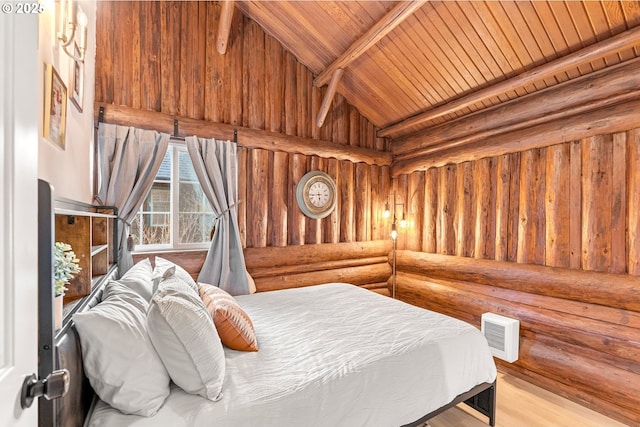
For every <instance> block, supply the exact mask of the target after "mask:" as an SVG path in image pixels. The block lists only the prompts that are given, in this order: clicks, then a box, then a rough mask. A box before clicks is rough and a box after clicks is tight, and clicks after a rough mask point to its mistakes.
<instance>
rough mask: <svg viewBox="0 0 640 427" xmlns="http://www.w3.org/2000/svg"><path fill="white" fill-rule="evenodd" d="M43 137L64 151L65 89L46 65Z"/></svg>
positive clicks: (48, 65)
mask: <svg viewBox="0 0 640 427" xmlns="http://www.w3.org/2000/svg"><path fill="white" fill-rule="evenodd" d="M44 88H45V89H44V90H45V93H44V125H43V136H44V137H45V138H46V139H48V140H49V141H51V142H52V143H53V144H55V145H57V146H58V147H60V148H62V149H63V150H64V146H65V134H66V127H67V87H66V86H65V84H64V82H63V81H62V79H61V78H60V75H59V74H58V72H57V71H56V69H55V68H54V67H53V65H51V64H46V69H45V85H44Z"/></svg>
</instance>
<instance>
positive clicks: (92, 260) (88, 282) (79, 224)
mask: <svg viewBox="0 0 640 427" xmlns="http://www.w3.org/2000/svg"><path fill="white" fill-rule="evenodd" d="M65 204H68V202H65V201H56V207H55V209H54V214H55V241H56V242H64V243H68V244H69V245H71V248H72V250H73V252H74V253H75V254H76V257H77V258H78V260H79V261H80V262H79V265H80V268H81V269H82V270H81V271H80V273H78V274H77V275H76V277H74V278H73V279H72V280H71V282H70V283H69V284H68V285H67V288H68V289H67V291H66V292H65V295H64V303H65V304H66V303H68V302H70V301H73V300H76V299H78V298H82V297H84V296H86V295H89V294H90V293H91V289H92V286H93V284H94V283H96V282H97V281H98V280H99V279H100V278H101V277H102V276H104V275H106V274H107V273H108V272H109V270H110V268H111V266H113V265H114V264H115V260H116V250H117V249H116V248H115V247H114V242H115V240H116V236H115V235H114V233H116V224H117V223H116V221H117V215H116V210H115V208H103V207H98V206H93V205H78V204H77V203H75V204H74V206H73V208H68V207H65Z"/></svg>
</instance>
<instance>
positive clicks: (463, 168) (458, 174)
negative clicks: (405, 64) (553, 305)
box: [397, 129, 640, 275]
mask: <svg viewBox="0 0 640 427" xmlns="http://www.w3.org/2000/svg"><path fill="white" fill-rule="evenodd" d="M639 154H640V129H632V130H629V131H627V132H618V133H614V134H602V135H596V136H593V137H589V138H585V139H581V140H577V141H571V142H565V143H561V144H555V145H550V146H548V147H545V148H536V149H531V150H527V151H522V152H518V153H511V154H505V155H501V156H495V157H488V158H483V159H480V160H476V161H467V162H462V163H458V164H449V165H446V166H443V167H439V168H431V169H429V170H427V171H424V172H423V171H418V172H413V173H412V174H410V175H401V176H400V177H399V178H398V180H397V181H398V188H400V189H404V191H402V190H401V191H402V194H401V197H402V199H403V201H404V202H405V203H406V204H405V206H408V214H409V218H410V223H411V229H410V230H408V231H407V232H406V233H405V235H404V238H401V239H399V240H398V244H399V246H400V248H401V249H410V250H414V251H423V252H430V253H437V254H442V255H456V256H463V257H471V258H480V259H495V260H498V261H510V262H515V263H529V264H539V265H547V266H553V267H566V268H575V269H581V270H589V271H599V272H608V273H619V274H631V275H638V274H640V269H639V268H638V256H639V255H640V254H639V244H638V241H637V240H638V239H637V236H638V235H639V234H640V215H639V214H638V208H639V206H638V204H639V201H640V196H638V186H639V185H640V171H638V168H639V166H638V164H639V161H640V158H639ZM403 183H406V184H403ZM414 205H415V206H414ZM423 207H424V208H423ZM401 237H402V236H401Z"/></svg>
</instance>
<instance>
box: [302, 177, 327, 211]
mask: <svg viewBox="0 0 640 427" xmlns="http://www.w3.org/2000/svg"><path fill="white" fill-rule="evenodd" d="M307 197H308V198H309V202H310V203H311V204H312V205H313V206H315V207H316V208H323V207H325V206H326V205H327V203H329V201H331V190H330V189H329V186H328V185H327V183H326V182H324V181H316V182H314V183H313V184H311V186H309V194H308V195H307Z"/></svg>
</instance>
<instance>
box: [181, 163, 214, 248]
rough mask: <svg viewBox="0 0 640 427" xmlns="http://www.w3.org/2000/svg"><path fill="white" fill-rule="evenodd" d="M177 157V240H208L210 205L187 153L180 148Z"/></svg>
mask: <svg viewBox="0 0 640 427" xmlns="http://www.w3.org/2000/svg"><path fill="white" fill-rule="evenodd" d="M178 159H179V162H180V163H179V168H178V171H179V172H178V175H179V180H180V183H179V186H178V188H179V195H178V205H179V206H178V230H179V236H178V242H179V243H204V242H208V241H209V233H210V230H211V227H212V225H213V221H214V216H213V215H212V214H211V206H210V205H209V201H208V200H207V198H206V197H205V195H204V193H203V191H202V186H201V185H200V183H199V182H198V178H197V176H196V173H195V171H194V169H193V164H192V163H191V158H190V157H189V153H188V152H186V151H183V150H181V151H180V152H179V155H178Z"/></svg>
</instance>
